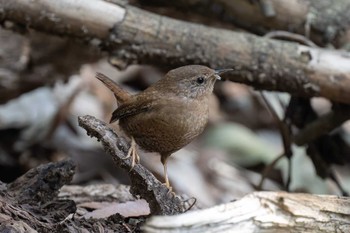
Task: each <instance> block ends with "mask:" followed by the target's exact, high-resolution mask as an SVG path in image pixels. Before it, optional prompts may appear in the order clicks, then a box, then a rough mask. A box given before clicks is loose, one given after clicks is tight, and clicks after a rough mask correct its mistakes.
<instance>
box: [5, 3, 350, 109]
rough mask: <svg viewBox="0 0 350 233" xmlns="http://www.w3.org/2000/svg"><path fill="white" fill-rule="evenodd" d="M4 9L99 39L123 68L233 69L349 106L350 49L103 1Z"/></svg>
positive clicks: (260, 84) (21, 18)
mask: <svg viewBox="0 0 350 233" xmlns="http://www.w3.org/2000/svg"><path fill="white" fill-rule="evenodd" d="M115 2H119V1H115ZM95 6H96V7H95ZM0 7H1V8H2V9H3V10H2V11H0V18H1V19H3V20H11V21H14V22H16V23H19V24H23V25H26V26H29V27H32V28H34V29H37V30H42V31H46V32H50V33H55V34H60V35H69V36H74V37H79V38H90V39H92V38H95V39H96V38H97V39H100V40H101V41H102V42H103V45H104V46H105V47H106V48H109V49H112V50H109V51H110V52H111V54H113V55H114V56H116V57H117V58H118V59H119V61H118V62H116V63H117V64H119V65H121V66H125V65H127V64H131V63H136V62H137V63H147V64H154V65H157V66H161V65H171V66H179V65H184V64H193V63H201V64H206V65H209V66H211V67H213V68H217V67H233V68H235V69H236V70H237V72H236V74H233V75H231V76H230V77H229V78H230V80H232V81H237V82H241V83H246V84H249V85H252V86H253V87H255V88H259V89H266V90H276V91H286V92H290V93H293V94H298V95H302V96H309V97H310V96H323V97H326V98H329V99H331V100H335V101H339V102H343V103H348V104H349V103H350V54H349V53H346V52H339V51H335V50H327V49H320V48H310V47H307V46H303V45H299V44H297V43H291V42H282V41H277V40H272V39H268V38H262V37H258V36H254V35H250V34H246V33H238V32H233V31H228V30H223V29H217V28H212V27H206V26H203V25H198V24H193V23H188V22H184V21H180V20H175V19H171V18H168V17H164V16H161V15H157V14H153V13H150V12H147V11H144V10H141V9H138V8H135V7H131V6H124V4H122V3H120V5H116V4H113V3H108V2H103V1H101V0H91V1H89V4H86V3H85V1H81V0H73V1H67V0H66V1H60V2H59V3H55V4H52V1H49V0H38V1H35V2H32V1H29V0H13V1H7V0H0ZM62 9H69V10H62ZM101 15H105V17H104V19H102V18H103V17H101ZM87 16H89V17H90V18H92V19H93V20H87ZM107 16H110V17H107ZM105 18H109V19H108V20H106V19H105ZM43 19H45V20H43Z"/></svg>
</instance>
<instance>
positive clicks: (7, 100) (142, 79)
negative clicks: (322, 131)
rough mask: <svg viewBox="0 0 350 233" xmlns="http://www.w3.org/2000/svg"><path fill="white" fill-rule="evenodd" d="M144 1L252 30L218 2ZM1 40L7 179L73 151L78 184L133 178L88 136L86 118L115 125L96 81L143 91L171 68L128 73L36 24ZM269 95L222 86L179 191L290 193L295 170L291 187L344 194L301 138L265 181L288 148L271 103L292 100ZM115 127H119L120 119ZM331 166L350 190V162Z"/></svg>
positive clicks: (176, 172) (2, 33)
mask: <svg viewBox="0 0 350 233" xmlns="http://www.w3.org/2000/svg"><path fill="white" fill-rule="evenodd" d="M144 2H147V1H132V2H131V3H133V4H135V5H137V6H139V7H142V8H145V9H147V10H151V11H155V12H157V13H160V14H164V15H169V16H172V17H176V18H180V19H181V18H182V19H184V18H185V19H186V20H189V21H193V22H199V23H203V24H207V25H212V26H217V27H222V28H230V29H232V28H235V30H242V31H245V30H248V28H249V27H245V26H244V25H243V26H242V25H241V26H242V27H240V28H237V24H233V23H232V21H230V20H232V19H231V18H227V17H226V18H225V17H221V18H220V17H218V16H215V14H214V13H216V15H220V14H221V13H222V12H221V11H220V8H218V7H216V8H215V7H213V8H212V11H213V15H214V16H215V17H214V16H213V18H212V19H211V18H208V17H204V16H202V14H201V13H200V12H199V13H198V12H197V13H195V12H193V11H192V10H191V9H186V8H185V9H178V8H176V7H171V6H167V5H162V4H161V5H159V1H155V2H157V3H154V4H145V3H144ZM160 2H161V1H160ZM180 2H181V1H180ZM247 2H248V1H247ZM226 16H227V15H226ZM223 19H226V20H223ZM276 27H277V26H276ZM260 32H261V31H256V32H255V33H256V34H259V33H260ZM0 44H1V48H0V180H1V181H2V182H6V183H8V182H11V181H13V180H14V179H16V178H17V177H19V176H20V175H22V174H24V173H25V172H26V171H28V170H29V169H31V168H33V167H36V166H38V165H40V164H43V163H48V162H52V161H59V160H62V159H65V158H72V159H73V160H74V161H75V162H76V164H77V170H76V174H75V176H74V180H73V183H74V184H78V185H87V184H96V183H110V184H115V185H117V184H129V180H128V175H127V173H124V172H123V171H122V170H121V169H119V168H118V167H116V166H114V164H113V162H112V160H111V158H110V156H109V155H107V154H105V153H104V152H103V150H102V148H101V145H100V143H99V142H97V141H96V140H95V139H92V138H90V137H89V136H87V135H86V132H85V130H83V129H81V128H80V127H79V126H78V124H77V117H78V116H83V115H87V114H88V115H92V116H94V117H96V118H98V119H101V120H103V121H105V122H109V119H110V117H111V113H112V112H113V110H114V109H115V108H116V107H117V105H116V101H115V99H114V96H113V95H112V93H111V92H110V91H109V90H108V89H107V88H106V87H105V86H104V85H103V84H101V83H100V82H99V81H98V80H97V79H96V78H95V74H96V72H100V73H103V74H105V75H106V76H108V77H110V78H112V79H113V80H115V81H116V82H117V83H119V84H120V85H122V86H123V87H124V88H125V89H127V90H129V91H130V92H133V93H137V92H139V91H142V90H144V89H145V88H147V87H148V86H149V85H151V84H152V83H154V82H156V81H157V80H159V79H160V78H162V77H163V76H164V74H165V73H166V72H167V71H168V70H169V67H151V66H143V65H130V66H128V67H127V68H126V69H124V70H119V69H117V68H116V67H115V66H114V65H113V60H112V59H111V58H110V57H108V54H107V53H103V52H101V50H100V49H99V48H98V47H97V46H95V45H94V44H93V42H89V43H87V42H83V41H80V40H73V39H71V38H60V37H55V36H50V35H47V34H42V33H39V32H35V31H33V30H26V33H24V34H23V33H22V32H21V31H20V30H19V31H16V30H13V31H9V30H3V29H0ZM222 68H228V67H222ZM223 77H225V76H223ZM264 96H265V99H266V100H264V99H263V98H262V94H261V93H260V92H258V91H255V90H254V89H252V88H251V87H249V86H245V85H242V84H237V83H233V82H230V81H222V82H217V83H216V86H215V90H214V94H213V96H212V98H211V107H210V121H209V124H208V126H207V128H206V130H205V132H204V133H203V134H202V135H200V136H199V137H198V138H197V139H196V140H195V141H194V142H192V143H191V144H189V145H188V146H186V147H185V148H183V149H182V150H180V151H178V152H176V153H175V154H173V155H172V156H171V158H170V159H169V163H168V173H169V178H170V182H171V184H172V186H173V187H174V190H175V191H176V192H177V193H179V194H181V193H185V194H187V195H188V196H191V197H192V196H193V197H196V198H197V201H198V204H199V205H200V206H203V207H206V206H212V205H214V204H218V203H223V202H228V201H232V200H235V199H239V198H240V197H242V196H243V195H245V194H248V193H251V192H253V191H255V190H259V189H260V188H261V189H262V190H275V191H276V190H285V187H286V183H287V180H288V177H289V176H290V180H291V182H290V185H289V190H290V191H292V192H308V193H315V194H336V195H340V194H341V191H340V190H339V188H338V187H337V185H336V184H335V182H333V181H332V180H330V179H322V178H320V177H319V176H318V175H317V173H316V170H315V166H314V165H313V163H312V160H311V159H310V158H309V156H307V151H306V149H307V148H305V147H297V146H294V145H293V146H292V147H291V148H292V154H293V156H292V157H291V160H290V161H291V166H290V170H289V165H288V159H287V158H286V157H283V158H281V159H280V160H278V162H277V163H276V164H275V166H271V169H269V172H268V173H267V174H266V176H267V178H266V180H265V182H264V183H263V184H262V186H261V187H259V184H260V182H261V179H262V174H263V173H264V171H266V167H267V166H268V165H269V164H271V163H272V162H273V161H274V160H275V159H276V158H278V157H279V156H280V155H281V154H282V155H283V152H284V147H283V141H282V136H281V132H280V128H279V126H278V120H277V119H276V118H275V117H273V115H272V114H271V110H269V108H268V106H269V107H270V108H271V109H273V111H274V112H275V113H276V114H277V115H278V116H279V118H280V119H282V118H283V117H284V114H285V112H286V108H287V106H288V104H289V102H290V98H291V97H290V95H289V94H286V93H272V92H264ZM266 102H268V103H269V104H268V106H267V104H266ZM311 106H312V108H313V109H314V111H315V112H316V113H317V115H318V116H322V115H324V114H327V113H328V112H329V111H330V110H331V107H332V104H331V103H330V102H329V101H328V100H326V99H322V98H313V99H311ZM110 127H113V128H114V129H115V130H116V131H117V132H119V131H120V130H119V128H118V124H117V123H114V124H112V125H110ZM339 130H341V140H342V142H344V143H345V145H343V146H344V148H348V146H349V141H350V136H349V135H350V134H349V131H350V122H346V123H345V124H343V125H342V127H341V129H338V131H339ZM139 153H140V157H141V163H142V164H143V165H144V166H146V167H147V168H148V169H149V170H151V171H152V172H153V174H154V175H155V176H156V177H157V178H158V179H159V180H162V181H163V167H162V164H161V163H160V156H159V155H157V154H153V153H145V152H143V151H142V150H139ZM329 156H332V155H329ZM347 156H349V154H347ZM329 166H331V165H330V163H329ZM332 169H333V172H334V174H335V176H336V177H337V179H338V180H339V182H340V184H341V185H342V186H343V188H344V189H345V190H346V191H350V172H349V171H350V169H349V165H348V164H346V163H345V162H344V163H340V164H339V165H332Z"/></svg>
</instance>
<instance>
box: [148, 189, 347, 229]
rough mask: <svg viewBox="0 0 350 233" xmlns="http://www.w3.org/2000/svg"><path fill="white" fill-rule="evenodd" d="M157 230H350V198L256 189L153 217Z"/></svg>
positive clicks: (151, 224)
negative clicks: (229, 199)
mask: <svg viewBox="0 0 350 233" xmlns="http://www.w3.org/2000/svg"><path fill="white" fill-rule="evenodd" d="M143 230H144V231H145V232H148V233H156V232H162V233H165V232H167V233H168V232H169V233H170V232H282V233H283V232H285V233H287V232H313V233H316V232H349V231H350V199H349V198H345V197H337V196H326V195H311V194H295V193H294V194H293V193H285V192H256V193H252V194H249V195H247V196H245V197H243V198H242V199H240V200H237V201H235V202H232V203H228V204H224V205H220V206H216V207H213V208H210V209H204V210H197V211H192V212H189V213H185V214H180V215H177V216H165V217H163V216H162V217H160V216H159V217H158V216H156V217H151V218H150V219H149V220H148V221H147V222H146V224H145V225H144V226H143Z"/></svg>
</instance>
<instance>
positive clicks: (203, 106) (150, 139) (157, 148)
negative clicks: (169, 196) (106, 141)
mask: <svg viewBox="0 0 350 233" xmlns="http://www.w3.org/2000/svg"><path fill="white" fill-rule="evenodd" d="M208 115H209V107H208V103H207V101H186V102H184V101H173V100H172V101H169V102H167V101H163V103H162V104H159V106H153V107H152V108H151V109H150V110H149V111H146V112H142V113H140V114H137V115H134V116H130V117H127V118H123V119H121V120H120V122H119V124H120V126H121V128H122V129H123V130H124V131H125V132H126V133H127V134H128V135H129V136H132V137H134V139H135V141H136V142H137V144H138V145H139V146H141V147H142V148H143V149H145V150H147V151H150V152H159V153H172V152H174V151H177V150H179V149H181V148H182V147H183V146H185V145H187V144H188V143H190V142H191V141H192V140H193V139H194V138H195V137H196V136H198V135H199V134H200V133H202V131H203V130H204V128H205V126H206V124H207V122H208Z"/></svg>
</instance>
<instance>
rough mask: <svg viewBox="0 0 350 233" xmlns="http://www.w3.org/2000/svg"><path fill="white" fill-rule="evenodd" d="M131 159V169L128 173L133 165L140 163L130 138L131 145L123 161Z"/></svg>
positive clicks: (133, 140)
mask: <svg viewBox="0 0 350 233" xmlns="http://www.w3.org/2000/svg"><path fill="white" fill-rule="evenodd" d="M130 157H131V159H132V160H131V169H130V171H131V170H132V169H133V168H134V166H135V164H136V163H138V162H140V156H139V155H138V154H137V150H136V142H135V139H134V137H131V145H130V148H129V151H128V155H127V156H126V157H124V158H123V159H128V158H130Z"/></svg>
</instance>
